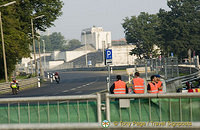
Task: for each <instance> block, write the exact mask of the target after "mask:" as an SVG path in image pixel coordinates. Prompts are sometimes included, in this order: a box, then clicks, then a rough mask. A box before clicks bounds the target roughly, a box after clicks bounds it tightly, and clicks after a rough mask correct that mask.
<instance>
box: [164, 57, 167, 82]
mask: <svg viewBox="0 0 200 130" xmlns="http://www.w3.org/2000/svg"><path fill="white" fill-rule="evenodd" d="M164 62H165V79H167V59H166V58H165V61H164Z"/></svg>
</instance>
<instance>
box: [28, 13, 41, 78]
mask: <svg viewBox="0 0 200 130" xmlns="http://www.w3.org/2000/svg"><path fill="white" fill-rule="evenodd" d="M42 17H44V15H40V16H37V17H35V18H31V28H32V39H33V51H34V62H35V74H36V75H38V71H37V63H36V51H35V40H34V27H33V20H35V19H38V18H42Z"/></svg>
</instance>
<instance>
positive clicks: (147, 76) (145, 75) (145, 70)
mask: <svg viewBox="0 0 200 130" xmlns="http://www.w3.org/2000/svg"><path fill="white" fill-rule="evenodd" d="M147 74H148V72H147V60H145V78H146V80H147V77H148V75H147Z"/></svg>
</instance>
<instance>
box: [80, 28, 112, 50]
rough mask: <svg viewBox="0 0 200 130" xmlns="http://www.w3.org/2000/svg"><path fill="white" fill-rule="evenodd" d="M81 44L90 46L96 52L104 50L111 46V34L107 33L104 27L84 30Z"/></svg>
mask: <svg viewBox="0 0 200 130" xmlns="http://www.w3.org/2000/svg"><path fill="white" fill-rule="evenodd" d="M81 43H82V44H90V45H92V46H93V47H94V48H95V49H96V50H99V49H100V50H102V49H105V48H108V47H110V46H111V32H105V31H104V30H103V28H102V27H92V28H87V29H83V30H82V32H81Z"/></svg>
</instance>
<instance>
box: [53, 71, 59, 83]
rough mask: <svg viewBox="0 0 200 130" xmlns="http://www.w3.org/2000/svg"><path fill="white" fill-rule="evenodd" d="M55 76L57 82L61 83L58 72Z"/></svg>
mask: <svg viewBox="0 0 200 130" xmlns="http://www.w3.org/2000/svg"><path fill="white" fill-rule="evenodd" d="M54 76H55V79H56V82H57V83H59V81H60V76H59V74H58V72H55V74H54Z"/></svg>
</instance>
